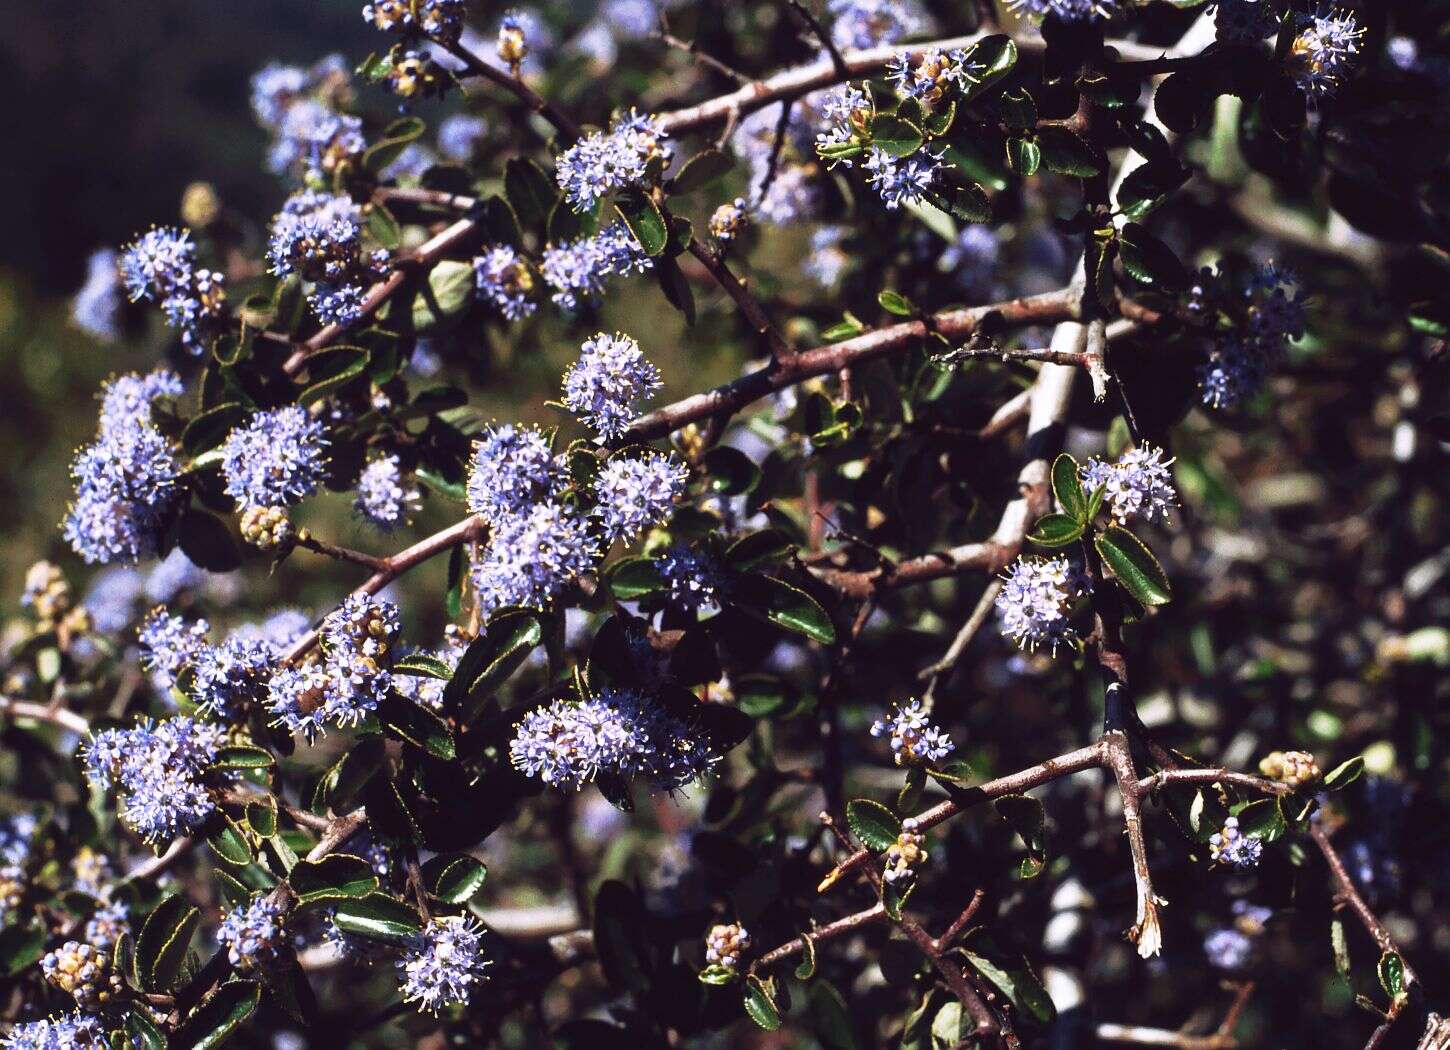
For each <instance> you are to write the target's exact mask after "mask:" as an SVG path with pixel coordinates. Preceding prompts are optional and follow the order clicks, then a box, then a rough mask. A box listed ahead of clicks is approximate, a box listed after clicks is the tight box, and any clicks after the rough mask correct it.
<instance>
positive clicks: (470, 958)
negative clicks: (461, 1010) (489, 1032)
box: [398, 915, 491, 1013]
mask: <svg viewBox="0 0 1450 1050" xmlns="http://www.w3.org/2000/svg"><path fill="white" fill-rule="evenodd" d="M489 965H491V964H490V962H489V960H488V959H486V958H484V954H483V927H482V926H481V925H480V924H479V922H478V920H477V919H474V918H472V917H471V916H467V915H437V916H434V917H433V919H432V921H431V922H429V923H428V925H427V926H425V927H424V928H423V930H422V932H421V933H419V934H418V935H417V937H416V938H414V940H413V943H412V944H410V945H409V946H408V947H407V948H406V949H405V950H404V952H403V955H402V957H401V958H400V959H399V960H398V974H399V983H400V986H401V989H402V992H403V1001H404V1002H409V1003H417V1004H418V1009H419V1010H420V1011H421V1010H427V1011H429V1012H430V1013H437V1012H438V1009H439V1008H440V1007H444V1006H452V1005H455V1004H457V1005H466V1004H467V1003H468V1000H469V998H470V997H471V996H472V995H473V990H474V988H475V987H476V986H477V985H479V984H480V983H482V982H483V981H485V980H487V977H486V976H485V975H484V970H485V969H487V968H488V967H489Z"/></svg>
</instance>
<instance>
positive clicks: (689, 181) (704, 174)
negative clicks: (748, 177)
mask: <svg viewBox="0 0 1450 1050" xmlns="http://www.w3.org/2000/svg"><path fill="white" fill-rule="evenodd" d="M733 166H734V160H733V159H732V158H731V157H730V155H729V154H727V153H722V152H721V151H720V150H718V149H704V150H701V151H700V152H699V153H696V154H695V155H694V156H693V157H691V158H690V159H689V160H687V161H685V163H684V165H683V166H681V168H680V171H679V174H677V175H676V176H675V177H674V178H672V179H670V181H669V182H668V183H667V184H666V185H665V188H666V189H667V190H669V191H670V193H671V194H677V193H694V192H695V191H696V190H703V189H704V188H705V187H706V186H709V185H711V184H713V183H715V182H718V181H720V179H722V178H724V177H725V176H726V175H727V174H729V172H730V169H731V167H733Z"/></svg>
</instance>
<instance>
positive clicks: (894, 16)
mask: <svg viewBox="0 0 1450 1050" xmlns="http://www.w3.org/2000/svg"><path fill="white" fill-rule="evenodd" d="M826 12H827V13H828V14H829V15H830V16H831V42H832V43H834V44H835V45H836V46H837V47H838V48H843V49H847V50H865V49H866V48H870V47H879V46H881V45H882V44H896V43H900V42H901V41H902V40H905V39H906V38H907V37H909V36H915V35H916V34H918V33H922V32H925V31H927V30H928V29H929V28H930V26H931V18H930V16H929V15H928V14H927V13H926V10H925V9H924V8H923V7H922V5H921V4H920V3H918V2H917V0H829V2H828V3H827V4H826Z"/></svg>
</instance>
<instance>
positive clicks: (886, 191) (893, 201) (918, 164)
mask: <svg viewBox="0 0 1450 1050" xmlns="http://www.w3.org/2000/svg"><path fill="white" fill-rule="evenodd" d="M943 155H944V152H938V153H933V152H932V151H931V150H929V149H922V150H920V151H918V152H917V153H915V154H913V155H912V156H910V157H907V158H906V159H905V160H902V159H901V158H898V157H895V156H893V155H892V154H890V153H887V152H886V151H885V150H884V149H882V148H881V147H880V146H872V147H871V148H870V149H869V150H868V151H867V153H866V160H865V161H864V162H863V163H862V165H861V167H862V168H863V169H864V170H865V172H866V180H867V181H868V182H869V183H870V184H871V187H872V188H873V189H874V190H875V191H876V192H877V193H878V194H880V195H881V200H882V201H883V202H885V204H886V208H887V210H888V211H895V210H896V209H897V208H900V207H901V206H902V204H920V203H921V202H922V201H923V200H924V199H925V196H926V194H927V193H928V192H929V191H930V189H931V187H932V184H933V183H935V182H936V179H937V176H938V175H939V174H940V172H941V167H942V165H941V159H942V157H943Z"/></svg>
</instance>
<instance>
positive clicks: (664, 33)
mask: <svg viewBox="0 0 1450 1050" xmlns="http://www.w3.org/2000/svg"><path fill="white" fill-rule="evenodd" d="M664 18H665V16H664V12H663V11H661V12H660V21H661V22H663V21H664ZM650 35H651V36H653V37H654V39H656V40H658V41H659V42H660V43H662V44H664V45H665V46H666V47H672V48H674V49H675V50H676V51H683V52H684V53H685V54H687V55H689V56H690V57H691V58H692V59H694V60H695V61H696V62H698V63H700V65H702V66H705V67H706V68H707V69H712V70H714V71H715V72H716V73H719V74H720V75H721V76H723V77H728V78H729V79H730V80H733V81H735V83H737V84H749V83H750V81H751V78H750V77H748V76H746V75H745V74H744V73H742V72H740V70H738V69H735V68H734V67H732V66H730V65H728V64H727V63H725V62H722V61H720V59H718V58H716V57H715V56H714V55H712V54H710V53H709V52H707V51H701V50H700V44H699V41H697V40H681V39H680V38H679V37H677V36H675V35H674V34H673V33H671V32H670V31H669V29H668V28H663V27H662V28H660V29H657V30H656V31H655V32H653V33H651V34H650Z"/></svg>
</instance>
